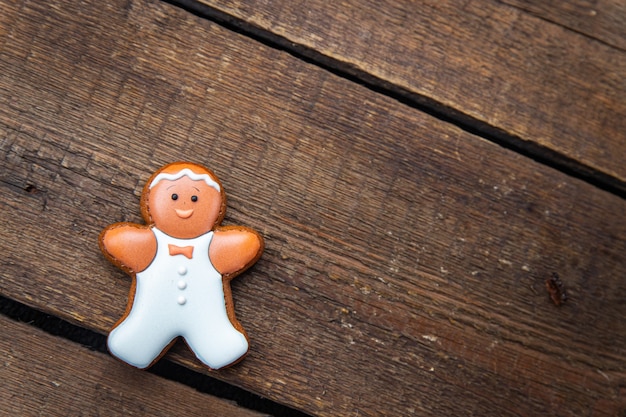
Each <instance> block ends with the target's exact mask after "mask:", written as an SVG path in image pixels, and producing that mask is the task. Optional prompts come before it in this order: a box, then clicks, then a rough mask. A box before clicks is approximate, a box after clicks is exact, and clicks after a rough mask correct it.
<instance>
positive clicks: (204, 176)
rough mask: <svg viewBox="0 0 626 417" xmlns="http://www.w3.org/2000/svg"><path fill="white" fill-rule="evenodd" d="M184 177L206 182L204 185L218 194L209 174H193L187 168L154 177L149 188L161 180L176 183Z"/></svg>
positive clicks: (218, 187)
mask: <svg viewBox="0 0 626 417" xmlns="http://www.w3.org/2000/svg"><path fill="white" fill-rule="evenodd" d="M185 175H186V176H188V177H189V178H190V179H192V180H193V181H200V180H203V181H204V182H206V184H207V185H208V186H209V187H213V188H215V189H216V190H217V192H220V186H219V184H218V183H217V182H215V181H214V180H213V178H211V176H210V175H209V174H196V173H195V172H193V171H192V170H190V169H189V168H185V169H181V170H180V171H178V172H176V173H174V174H166V173H164V172H162V173H160V174H159V175H157V176H156V177H154V179H153V180H152V182H151V183H150V187H149V188H152V187H154V186H155V185H157V184H158V183H159V181H161V180H169V181H176V180H177V179H179V178H182V177H184V176H185Z"/></svg>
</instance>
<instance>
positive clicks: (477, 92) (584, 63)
mask: <svg viewBox="0 0 626 417" xmlns="http://www.w3.org/2000/svg"><path fill="white" fill-rule="evenodd" d="M199 1H200V3H202V4H205V5H209V6H210V7H211V8H213V9H214V10H216V11H217V12H215V14H216V15H219V17H218V18H220V19H229V18H228V17H225V16H232V17H231V18H230V19H229V20H236V19H240V20H241V21H242V22H245V25H246V26H247V27H250V28H251V29H250V30H251V31H253V32H254V31H256V32H261V33H271V34H272V35H271V36H273V37H274V38H276V37H278V39H284V40H285V42H284V43H286V44H288V45H292V44H295V45H301V46H303V47H304V48H308V49H309V50H312V51H315V53H318V54H321V55H322V56H324V57H327V59H328V58H329V59H330V60H332V63H331V64H329V65H331V66H336V67H340V68H341V69H343V70H346V71H348V72H352V73H356V74H357V76H358V77H360V78H362V79H364V80H366V81H368V82H373V83H374V84H380V85H383V86H384V87H385V88H389V89H391V90H393V91H395V92H397V93H398V94H401V95H403V96H405V97H408V98H409V99H410V100H415V101H416V102H417V103H418V104H421V102H423V101H424V98H426V101H428V100H434V102H436V103H438V104H439V105H443V106H448V107H449V108H451V109H453V110H452V111H451V113H453V112H457V113H461V114H464V115H469V116H470V117H471V118H473V119H475V120H478V121H480V122H482V123H486V124H488V125H490V126H493V127H495V128H497V129H501V130H503V131H505V132H507V134H509V135H511V136H512V137H516V138H517V139H516V140H514V142H515V143H516V144H517V145H516V146H518V147H520V148H525V147H526V146H527V144H528V143H533V144H537V145H539V146H540V147H545V148H548V149H550V150H552V151H555V152H557V153H559V154H561V155H564V156H565V157H566V158H569V159H571V160H574V161H577V162H578V164H580V165H579V166H578V167H577V168H574V169H578V170H581V171H587V170H588V169H591V170H597V171H599V172H601V173H604V174H606V175H608V176H610V177H613V178H614V179H616V180H617V181H618V183H616V184H615V186H616V187H619V188H620V189H621V190H626V164H624V161H623V155H625V154H626V117H624V115H626V100H624V99H623V97H625V96H626V82H624V79H626V54H625V53H624V50H623V49H616V48H614V47H612V46H611V45H609V44H606V43H601V42H598V41H596V40H595V39H590V38H589V37H587V36H583V35H582V34H580V33H577V32H574V31H571V30H568V29H567V28H565V27H563V26H560V25H556V24H553V23H551V22H549V21H546V20H544V19H542V18H537V17H536V16H533V15H531V14H529V13H527V12H525V11H522V10H520V9H518V8H513V7H511V6H509V5H505V4H502V3H500V2H498V1H496V0H493V1H488V0H485V1H469V2H458V1H454V0H448V1H440V0H433V1H425V2H420V3H419V5H417V4H415V3H414V2H410V1H402V0H383V1H378V0H368V1H363V0H348V1H341V2H330V3H329V2H327V1H324V0H316V1H292V0H285V1H272V2H267V1H263V0H228V1H222V0H219V1H216V0H199ZM186 3H190V2H186ZM548 3H551V4H552V3H554V4H556V3H558V4H561V3H567V2H548ZM554 7H555V8H556V7H557V6H554ZM544 8H548V7H547V6H546V7H544ZM606 11H607V12H610V10H606ZM203 12H205V13H208V14H211V13H212V12H211V10H204V11H203ZM221 14H224V15H225V16H221ZM553 14H554V15H555V14H557V12H556V11H555V12H553ZM233 18H234V19H233ZM622 20H623V19H622ZM622 20H619V23H618V24H617V26H611V24H607V26H606V27H604V26H603V31H604V32H610V33H611V35H610V36H611V38H620V36H621V35H620V33H622V32H621V31H623V29H624V25H623V24H622V23H623V21H622ZM605 21H606V20H602V21H600V22H599V24H603V23H602V22H605ZM614 30H616V31H617V32H615V33H614ZM287 47H289V46H287ZM416 95H417V96H416ZM436 106H437V105H435V107H436ZM453 117H456V116H453ZM532 152H536V153H538V154H541V153H543V151H542V150H537V151H532ZM564 164H565V165H567V166H570V165H572V164H571V162H570V161H565V162H564Z"/></svg>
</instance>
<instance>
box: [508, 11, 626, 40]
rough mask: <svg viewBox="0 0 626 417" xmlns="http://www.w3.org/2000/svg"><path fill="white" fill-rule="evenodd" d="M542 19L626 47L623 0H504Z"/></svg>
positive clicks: (625, 13) (625, 12) (625, 20)
mask: <svg viewBox="0 0 626 417" xmlns="http://www.w3.org/2000/svg"><path fill="white" fill-rule="evenodd" d="M502 2H503V3H506V4H509V5H511V6H515V7H518V8H520V9H522V10H524V11H527V12H530V13H532V14H535V15H537V16H539V17H541V18H542V19H546V20H549V21H551V22H555V23H557V24H559V25H563V26H565V27H567V28H570V29H573V30H575V31H578V32H581V33H584V34H585V35H587V36H589V37H592V38H594V39H597V40H599V41H601V42H604V43H607V44H609V45H612V46H615V47H616V48H620V49H622V50H626V25H625V24H624V22H626V4H625V3H624V2H623V1H621V0H595V1H592V2H591V1H588V0H568V1H557V2H545V1H540V0H502Z"/></svg>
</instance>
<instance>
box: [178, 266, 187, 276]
mask: <svg viewBox="0 0 626 417" xmlns="http://www.w3.org/2000/svg"><path fill="white" fill-rule="evenodd" d="M186 273H187V267H185V266H179V267H178V275H185V274H186Z"/></svg>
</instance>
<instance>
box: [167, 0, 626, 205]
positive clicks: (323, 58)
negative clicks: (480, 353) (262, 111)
mask: <svg viewBox="0 0 626 417" xmlns="http://www.w3.org/2000/svg"><path fill="white" fill-rule="evenodd" d="M163 2H164V3H166V4H170V5H172V6H174V7H178V8H181V9H183V10H185V11H187V12H189V13H192V14H193V15H195V16H197V17H199V18H202V19H206V20H209V21H211V22H213V23H215V24H218V25H220V26H222V27H224V28H225V29H228V30H230V31H233V32H235V33H238V34H240V35H243V36H246V37H248V38H250V39H253V40H254V41H256V42H259V43H261V44H263V45H265V46H268V47H270V48H273V49H277V50H279V51H282V52H286V53H288V54H290V55H291V56H293V57H295V58H297V59H300V60H302V61H304V62H307V63H309V64H311V65H315V66H317V67H319V68H321V69H323V70H325V71H328V72H330V73H332V74H333V75H336V76H338V77H341V78H344V79H346V80H348V81H351V82H354V83H356V84H359V85H361V86H363V87H365V88H367V89H369V90H370V91H372V92H375V93H377V94H382V95H384V96H387V97H389V98H392V99H394V100H396V101H398V102H399V103H401V104H403V105H406V106H409V107H411V108H414V109H416V110H419V111H421V112H424V113H426V114H428V115H430V116H433V117H435V118H436V119H438V120H440V121H443V122H445V123H449V124H452V125H454V126H456V127H458V128H459V129H461V130H463V131H465V132H467V133H470V134H472V135H476V136H479V137H481V138H483V139H485V140H488V141H490V142H492V143H494V144H496V145H498V146H501V147H503V148H505V149H508V150H511V151H513V152H516V153H518V154H520V155H523V156H524V157H526V158H529V159H531V160H533V161H535V162H538V163H540V164H542V165H545V166H548V167H550V168H552V169H555V170H557V171H559V172H561V173H563V174H565V175H567V176H570V177H572V178H576V179H579V180H581V181H584V182H586V183H588V184H591V185H593V186H594V187H597V188H599V189H601V190H604V191H607V192H609V193H612V194H614V195H616V196H619V197H620V198H623V199H626V182H624V181H621V180H620V179H618V178H616V177H614V176H612V175H609V174H606V173H604V172H601V171H599V170H598V169H595V168H594V167H592V166H589V165H587V164H584V163H582V162H581V161H579V160H576V159H575V158H572V157H569V156H567V155H566V154H564V153H562V152H558V151H555V150H553V149H550V148H549V147H547V146H543V145H541V144H539V143H536V142H531V141H527V140H524V139H522V138H521V137H519V136H517V135H514V134H511V133H509V132H506V131H505V130H503V129H501V128H498V127H496V126H493V125H491V124H489V123H487V122H484V121H482V120H479V119H477V118H475V117H473V116H471V115H469V114H466V113H464V112H461V111H459V110H457V109H455V108H452V107H450V106H447V105H445V104H443V103H440V102H438V101H437V100H434V99H433V98H430V97H427V96H424V95H422V94H417V93H415V92H412V91H409V90H408V89H406V88H404V87H401V86H398V85H395V84H392V83H390V82H388V81H386V80H384V79H382V78H380V77H377V76H376V75H373V74H370V73H368V72H365V71H363V70H360V69H358V68H356V67H354V66H353V65H350V64H348V63H344V62H342V61H339V60H337V59H335V58H333V57H330V56H327V55H324V54H323V53H321V52H319V51H316V50H315V49H312V48H310V47H308V46H306V45H302V44H297V43H294V42H293V41H290V40H289V39H287V38H285V37H283V36H280V35H278V34H276V33H273V32H270V31H268V30H265V29H263V28H261V27H258V26H255V25H253V24H251V23H249V22H246V21H244V20H242V19H240V18H238V17H236V16H232V15H230V14H228V13H225V12H223V11H221V10H218V9H216V8H214V7H211V6H209V5H206V4H203V3H199V2H197V1H195V0H163Z"/></svg>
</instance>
